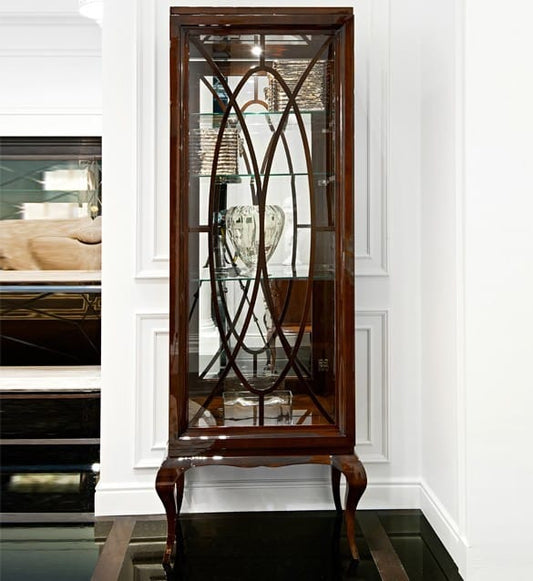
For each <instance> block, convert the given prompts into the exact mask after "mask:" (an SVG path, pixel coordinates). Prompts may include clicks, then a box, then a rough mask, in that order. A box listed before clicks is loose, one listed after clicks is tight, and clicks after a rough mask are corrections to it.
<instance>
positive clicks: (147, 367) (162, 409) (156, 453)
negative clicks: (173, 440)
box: [134, 313, 169, 469]
mask: <svg viewBox="0 0 533 581" xmlns="http://www.w3.org/2000/svg"><path fill="white" fill-rule="evenodd" d="M136 333H137V338H136V361H137V369H136V374H135V377H136V386H135V405H136V411H135V448H134V457H135V462H134V468H136V469H139V468H150V469H153V468H158V467H159V465H160V464H161V461H162V459H163V456H164V454H165V452H166V448H167V439H168V340H169V339H168V315H167V314H166V313H138V314H137V317H136Z"/></svg>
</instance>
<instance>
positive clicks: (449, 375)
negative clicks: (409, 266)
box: [420, 0, 466, 566]
mask: <svg viewBox="0 0 533 581" xmlns="http://www.w3.org/2000/svg"><path fill="white" fill-rule="evenodd" d="M456 4H457V2H454V1H452V2H447V3H445V4H443V3H442V2H438V0H426V1H424V2H423V4H422V6H421V12H420V15H421V21H420V39H421V55H422V58H421V91H420V92H421V159H420V161H421V173H420V179H421V205H420V207H421V247H420V250H421V308H422V325H421V340H422V352H421V367H422V387H421V404H422V408H421V419H422V438H421V447H422V498H421V501H422V502H421V504H422V508H423V510H424V514H425V515H426V516H427V517H428V519H429V520H430V522H431V524H432V525H433V527H434V528H435V529H436V531H437V533H438V534H439V536H440V538H441V539H442V540H443V541H444V542H445V543H446V545H447V547H448V550H450V552H451V553H452V555H453V556H454V558H455V560H456V562H457V563H458V564H459V565H461V566H463V565H464V559H465V554H466V553H465V550H466V547H465V543H464V539H463V538H462V527H464V519H463V515H462V512H461V510H462V507H463V503H464V494H462V490H461V488H460V484H461V481H462V479H463V478H464V471H463V464H462V461H463V460H464V443H463V440H462V439H461V433H460V425H461V417H462V416H461V410H462V403H461V401H460V398H461V397H462V388H463V384H462V380H461V372H462V358H461V346H462V338H461V333H462V332H463V327H462V308H463V307H462V284H463V280H462V263H461V261H462V252H463V247H462V244H463V241H462V234H463V233H462V228H461V212H462V198H461V196H462V182H461V175H462V174H461V170H462V160H461V155H462V147H461V141H460V140H461V127H460V126H459V125H458V120H460V119H461V115H462V106H461V99H460V98H459V99H457V96H458V95H459V97H460V91H461V89H462V79H461V70H460V68H458V63H460V62H462V55H461V50H462V45H461V36H460V18H461V14H460V11H459V10H458V8H457V7H456ZM458 12H459V13H458ZM458 28H459V30H458Z"/></svg>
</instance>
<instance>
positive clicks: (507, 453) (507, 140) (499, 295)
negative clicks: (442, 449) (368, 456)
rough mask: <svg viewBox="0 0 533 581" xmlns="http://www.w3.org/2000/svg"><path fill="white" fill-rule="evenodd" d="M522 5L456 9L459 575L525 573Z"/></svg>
mask: <svg viewBox="0 0 533 581" xmlns="http://www.w3.org/2000/svg"><path fill="white" fill-rule="evenodd" d="M532 18H533V8H532V7H531V5H529V4H526V3H524V2H520V1H517V0H511V1H510V2H506V3H505V10H502V5H501V4H500V3H497V2H495V1H494V0H491V1H489V2H486V1H484V2H482V1H480V0H470V1H469V2H467V3H465V75H464V99H465V101H464V102H465V117H464V119H465V122H464V144H465V145H464V147H465V170H464V180H465V181H464V184H465V185H464V231H465V240H464V249H465V353H466V359H465V363H466V365H465V385H466V401H465V404H466V461H467V464H466V466H467V467H466V507H467V527H466V534H467V538H468V542H469V544H470V549H469V559H468V569H467V577H468V580H469V581H470V580H472V581H477V580H483V581H491V580H493V579H501V578H502V577H504V578H506V579H513V580H514V579H516V580H517V581H522V580H524V581H525V580H526V579H530V578H531V567H532V564H533V558H532V555H531V532H530V530H529V523H530V522H531V519H532V517H533V502H532V501H531V490H533V455H532V454H531V441H532V431H531V425H532V422H531V409H533V368H532V365H531V361H532V356H533V340H532V336H531V329H533V303H532V299H531V297H533V226H532V220H531V216H533V170H532V160H533V142H532V136H533V108H532V106H531V103H532V102H533V66H532V64H531V55H532V54H533V36H532V34H531V25H530V24H531V21H532Z"/></svg>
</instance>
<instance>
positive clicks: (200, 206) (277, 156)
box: [173, 27, 341, 433]
mask: <svg viewBox="0 0 533 581" xmlns="http://www.w3.org/2000/svg"><path fill="white" fill-rule="evenodd" d="M293 28H294V27H293ZM210 32H211V33H210ZM231 32H232V33H230V34H227V33H226V31H224V32H223V33H221V32H220V29H218V30H214V31H209V30H206V29H203V28H202V27H191V28H190V29H189V30H188V31H187V34H185V35H183V36H182V37H181V39H180V47H179V51H180V58H179V62H180V66H181V67H182V69H181V73H180V77H179V78H180V81H179V82H178V87H177V96H178V98H179V99H180V103H181V106H180V118H179V123H178V124H179V127H176V131H177V132H178V133H179V135H180V141H179V142H180V151H179V161H177V162H176V163H177V167H176V173H177V174H179V175H178V177H177V181H178V182H179V188H180V195H179V196H178V198H179V199H178V201H177V203H176V209H175V214H176V216H177V218H176V221H175V226H174V230H175V233H174V234H173V235H174V236H175V244H174V245H173V248H174V249H177V255H176V256H174V257H173V260H174V261H175V263H176V267H175V272H176V277H177V279H178V280H177V282H176V283H174V284H177V285H178V287H179V289H178V291H177V292H175V293H174V296H179V297H180V299H179V300H181V301H182V303H181V304H182V307H181V309H180V311H182V312H181V316H180V317H179V318H180V322H179V323H178V325H179V329H180V330H181V331H179V332H180V333H182V334H183V337H184V338H183V339H182V343H181V344H180V348H181V350H182V355H181V357H182V362H183V363H184V365H183V366H182V369H186V370H187V374H186V379H184V382H186V390H187V406H186V407H187V410H186V416H183V417H186V423H187V426H188V428H193V429H194V428H203V429H205V430H207V432H206V433H208V432H209V430H213V429H217V430H220V429H223V430H225V429H229V428H239V427H251V428H259V427H268V426H276V427H277V428H281V429H286V430H289V431H290V430H293V429H294V428H296V427H298V426H315V427H319V426H332V425H334V424H336V423H337V414H338V409H337V408H338V406H339V402H338V394H337V389H336V373H335V370H336V367H337V362H336V360H335V357H336V350H335V341H336V329H335V327H336V312H335V310H336V308H337V307H336V300H335V297H336V286H337V284H338V283H337V270H338V265H339V264H340V262H339V256H338V251H336V248H338V246H339V241H338V236H339V233H338V225H337V224H336V220H337V218H336V214H337V212H336V207H335V206H336V203H338V201H336V200H338V195H337V189H338V180H337V179H336V173H337V172H338V167H339V153H338V148H339V140H338V136H337V132H336V130H335V129H336V126H337V125H338V124H339V123H340V115H341V112H340V111H339V110H338V103H339V94H338V92H339V87H340V86H341V85H340V83H339V82H338V80H336V75H338V74H339V73H338V71H339V64H338V58H337V57H338V55H337V54H336V52H337V51H338V42H337V41H336V35H335V32H334V31H332V30H329V29H327V28H324V29H322V30H321V29H320V28H318V27H315V28H314V29H312V30H309V31H305V32H302V33H297V34H294V33H292V32H291V31H287V33H283V31H276V32H275V33H274V32H270V31H269V30H268V29H267V30H263V29H262V30H261V31H260V32H258V33H249V32H246V31H244V32H242V33H240V32H237V33H235V34H234V33H233V31H231ZM280 32H281V33H280ZM175 66H178V65H177V64H175ZM185 307H186V309H185ZM184 310H186V312H187V316H186V321H185V320H184V319H185V317H184V315H183V311H184Z"/></svg>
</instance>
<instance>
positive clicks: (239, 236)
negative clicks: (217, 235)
mask: <svg viewBox="0 0 533 581" xmlns="http://www.w3.org/2000/svg"><path fill="white" fill-rule="evenodd" d="M284 224H285V212H284V211H283V210H282V209H281V208H280V207H279V206H275V205H272V206H270V205H267V206H265V221H264V233H265V234H264V235H265V241H264V249H265V262H268V260H269V259H270V258H271V256H272V255H273V254H274V251H275V250H276V247H277V245H278V242H279V239H280V238H281V234H282V232H283V225H284ZM226 232H227V235H228V238H229V239H230V241H231V244H232V245H233V248H234V249H235V258H237V257H238V258H240V259H241V260H242V261H243V262H244V264H245V265H246V266H247V267H248V268H249V269H252V268H254V267H255V266H256V265H257V260H258V255H259V237H260V236H259V235H260V224H259V206H232V207H231V208H228V209H227V211H226Z"/></svg>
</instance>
